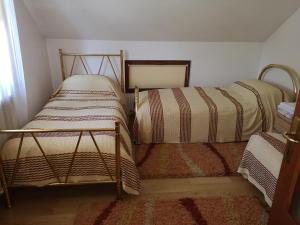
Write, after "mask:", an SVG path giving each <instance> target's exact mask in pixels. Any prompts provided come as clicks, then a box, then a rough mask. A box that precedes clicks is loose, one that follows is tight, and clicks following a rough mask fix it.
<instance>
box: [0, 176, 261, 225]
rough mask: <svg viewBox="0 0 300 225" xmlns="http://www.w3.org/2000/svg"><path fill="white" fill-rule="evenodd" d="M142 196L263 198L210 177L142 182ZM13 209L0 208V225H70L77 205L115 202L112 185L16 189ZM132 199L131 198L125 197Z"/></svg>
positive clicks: (236, 182)
mask: <svg viewBox="0 0 300 225" xmlns="http://www.w3.org/2000/svg"><path fill="white" fill-rule="evenodd" d="M142 186H143V193H142V196H146V195H149V194H158V195H160V194H161V195H164V193H171V194H172V193H174V194H177V193H182V192H194V193H197V194H199V195H201V196H214V195H218V194H224V193H225V194H227V193H228V194H232V195H235V194H237V195H240V194H254V195H256V196H258V197H259V199H261V200H262V202H263V197H262V195H261V194H260V193H259V192H258V191H257V190H256V189H255V188H254V187H253V186H252V185H250V184H249V183H248V182H247V181H246V180H244V179H243V178H241V177H211V178H185V179H160V180H144V181H143V182H142ZM12 196H13V201H14V207H13V208H12V209H6V208H5V206H4V201H3V200H2V201H1V204H0V205H1V206H0V224H1V225H29V224H30V225H50V224H51V225H69V224H70V225H71V224H73V220H74V217H75V215H76V213H77V209H78V207H79V206H80V205H82V204H85V203H90V202H96V201H103V200H109V199H114V198H115V192H114V187H113V186H112V185H88V186H73V187H45V188H18V189H15V190H13V193H12ZM125 197H133V196H125Z"/></svg>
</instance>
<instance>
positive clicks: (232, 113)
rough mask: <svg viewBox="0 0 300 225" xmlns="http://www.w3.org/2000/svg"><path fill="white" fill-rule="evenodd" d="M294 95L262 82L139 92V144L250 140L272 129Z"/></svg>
mask: <svg viewBox="0 0 300 225" xmlns="http://www.w3.org/2000/svg"><path fill="white" fill-rule="evenodd" d="M282 101H290V96H289V95H288V94H287V93H285V92H284V91H282V90H281V89H279V88H278V87H276V86H273V85H271V84H269V83H266V82H264V81H260V80H247V81H237V82H235V83H233V84H231V85H230V86H227V87H224V88H207V87H205V88H203V87H186V88H173V89H156V90H149V91H143V92H140V93H139V105H138V107H137V108H138V109H137V112H136V119H135V122H134V134H135V141H136V142H137V143H194V142H233V141H245V140H248V139H249V138H250V136H251V135H252V134H254V133H256V132H260V131H263V132H265V131H270V130H272V128H273V124H274V119H275V116H276V106H277V105H278V104H279V103H280V102H282Z"/></svg>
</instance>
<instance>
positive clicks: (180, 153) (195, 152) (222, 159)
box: [135, 142, 247, 179]
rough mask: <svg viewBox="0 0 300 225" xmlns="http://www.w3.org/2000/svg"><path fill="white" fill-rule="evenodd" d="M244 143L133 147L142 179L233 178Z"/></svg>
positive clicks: (144, 145)
mask: <svg viewBox="0 0 300 225" xmlns="http://www.w3.org/2000/svg"><path fill="white" fill-rule="evenodd" d="M246 144H247V142H239V143H217V144H209V143H203V144H200V143H199V144H149V145H146V144H143V145H136V150H135V153H136V162H137V163H136V165H137V167H138V170H139V174H140V177H141V178H142V179H151V178H186V177H211V176H232V175H237V172H236V171H237V168H238V166H239V163H240V161H241V158H242V155H243V152H244V149H245V147H246Z"/></svg>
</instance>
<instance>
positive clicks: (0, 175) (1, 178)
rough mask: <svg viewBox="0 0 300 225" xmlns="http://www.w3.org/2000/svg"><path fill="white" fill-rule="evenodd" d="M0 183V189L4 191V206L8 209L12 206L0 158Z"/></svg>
mask: <svg viewBox="0 0 300 225" xmlns="http://www.w3.org/2000/svg"><path fill="white" fill-rule="evenodd" d="M0 183H1V184H2V188H3V191H4V196H5V200H6V206H7V208H9V209H10V208H11V207H12V205H11V200H10V196H9V192H8V187H7V183H6V179H5V175H4V171H3V167H2V159H1V158H0Z"/></svg>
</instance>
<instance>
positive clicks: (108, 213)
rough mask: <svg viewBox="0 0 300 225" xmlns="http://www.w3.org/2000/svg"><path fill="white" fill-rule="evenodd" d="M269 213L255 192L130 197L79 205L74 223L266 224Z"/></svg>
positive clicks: (158, 224) (156, 224)
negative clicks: (201, 195)
mask: <svg viewBox="0 0 300 225" xmlns="http://www.w3.org/2000/svg"><path fill="white" fill-rule="evenodd" d="M267 220H268V213H267V211H266V209H265V208H264V207H262V206H261V204H260V202H259V201H258V200H257V199H256V197H254V196H235V197H233V196H231V197H230V196H227V197H224V196H223V197H183V198H175V199H174V198H169V199H168V198H167V197H166V196H164V199H161V198H160V199H159V198H155V197H148V198H145V197H144V198H141V197H135V198H129V199H127V200H122V201H112V202H106V203H104V202H103V203H93V204H87V205H83V206H81V207H80V208H79V210H78V214H77V215H76V218H75V222H74V224H75V225H100V224H103V225H115V224H119V225H125V224H126V225H143V224H145V225H154V224H155V225H168V224H169V225H173V224H176V225H177V224H178V225H182V224H184V225H192V224H193V225H194V224H199V225H221V224H222V225H236V224H241V225H265V224H267Z"/></svg>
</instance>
